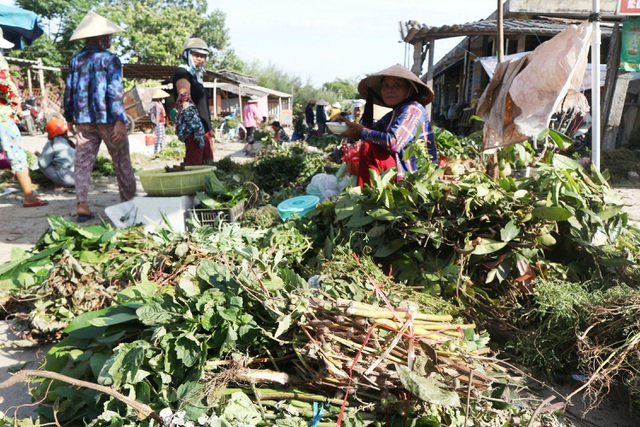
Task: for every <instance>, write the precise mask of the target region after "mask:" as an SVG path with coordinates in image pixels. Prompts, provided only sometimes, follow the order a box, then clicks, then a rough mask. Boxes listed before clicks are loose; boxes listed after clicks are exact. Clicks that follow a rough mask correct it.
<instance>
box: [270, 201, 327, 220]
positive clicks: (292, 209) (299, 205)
mask: <svg viewBox="0 0 640 427" xmlns="http://www.w3.org/2000/svg"><path fill="white" fill-rule="evenodd" d="M319 202H320V198H319V197H318V196H299V197H293V198H291V199H287V200H283V201H282V202H280V204H279V205H278V214H279V215H280V218H282V219H289V218H291V217H292V216H293V214H298V215H300V217H303V216H305V215H306V214H307V213H309V212H310V211H311V210H312V209H313V208H315V207H316V205H317V204H318V203H319Z"/></svg>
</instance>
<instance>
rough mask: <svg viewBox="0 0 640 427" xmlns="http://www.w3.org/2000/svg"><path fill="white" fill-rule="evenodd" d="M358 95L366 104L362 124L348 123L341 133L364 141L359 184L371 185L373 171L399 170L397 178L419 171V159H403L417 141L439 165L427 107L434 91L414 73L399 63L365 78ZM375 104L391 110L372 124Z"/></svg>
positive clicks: (361, 82) (378, 172)
mask: <svg viewBox="0 0 640 427" xmlns="http://www.w3.org/2000/svg"><path fill="white" fill-rule="evenodd" d="M358 92H359V93H360V95H362V96H363V97H364V98H365V99H366V100H367V103H366V104H365V109H364V114H363V116H362V120H361V122H360V123H355V122H351V121H346V124H347V130H345V131H344V132H343V133H341V134H340V136H345V137H347V138H349V139H351V140H356V141H357V140H361V141H362V143H361V145H360V152H359V162H360V164H359V169H358V185H359V186H360V187H363V186H365V185H367V184H370V183H371V175H370V174H371V171H373V172H374V173H377V174H380V173H382V172H384V171H386V170H387V169H390V168H392V167H396V168H397V171H398V178H402V177H403V176H404V175H405V173H407V172H413V171H415V170H416V159H415V157H413V156H412V157H411V158H409V159H407V160H404V153H405V151H406V149H407V147H409V145H410V144H412V143H413V142H414V141H418V140H421V141H424V143H425V144H426V145H427V150H428V152H429V155H430V157H431V161H433V162H434V163H436V162H437V158H438V156H437V149H436V142H435V137H434V135H433V131H432V129H431V123H430V121H429V117H428V115H427V111H426V109H425V108H424V106H425V105H428V104H429V103H430V102H431V101H432V100H433V91H431V89H430V88H429V87H428V86H427V85H426V84H425V83H424V82H423V81H422V80H420V79H419V78H418V77H417V76H416V75H415V74H413V73H412V72H411V71H410V70H408V69H406V68H405V67H403V66H402V65H400V64H396V65H394V66H392V67H389V68H387V69H385V70H382V71H380V72H378V73H375V74H372V75H370V76H367V77H365V78H364V79H362V81H360V83H359V84H358ZM373 104H377V105H381V106H383V107H387V108H391V109H392V110H391V111H390V112H388V113H387V114H386V115H385V116H383V117H382V118H381V119H380V120H378V121H377V122H376V123H375V124H374V123H373Z"/></svg>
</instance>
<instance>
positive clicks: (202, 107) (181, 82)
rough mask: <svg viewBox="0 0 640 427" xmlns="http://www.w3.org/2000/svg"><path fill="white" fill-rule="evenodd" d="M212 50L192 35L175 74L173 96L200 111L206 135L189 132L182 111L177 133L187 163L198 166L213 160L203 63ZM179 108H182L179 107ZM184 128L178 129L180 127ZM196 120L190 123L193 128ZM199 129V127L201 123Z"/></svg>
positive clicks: (189, 125) (183, 48) (185, 44)
mask: <svg viewBox="0 0 640 427" xmlns="http://www.w3.org/2000/svg"><path fill="white" fill-rule="evenodd" d="M210 53H211V50H210V49H209V46H207V44H206V43H205V41H204V40H202V39H199V38H190V39H188V40H187V41H186V42H185V43H184V45H183V46H182V61H183V64H182V65H180V66H179V67H178V69H177V70H176V72H175V74H174V75H173V97H174V99H175V100H176V105H178V104H179V103H180V102H179V99H182V102H181V104H185V105H188V104H190V103H192V104H193V105H194V106H195V109H196V110H197V113H198V116H199V118H200V122H201V125H202V130H203V131H204V136H203V137H200V135H196V134H195V133H194V132H189V133H186V132H185V129H187V127H185V126H187V125H186V124H185V123H181V118H182V119H186V118H187V117H188V115H187V114H179V115H178V118H177V119H176V121H177V123H176V133H177V134H178V135H179V138H180V140H181V141H182V142H184V143H185V148H186V153H185V156H184V164H185V165H187V166H198V165H202V164H204V163H205V162H210V161H213V143H212V141H211V113H210V112H209V97H208V95H207V91H206V89H205V88H204V85H203V75H204V73H205V69H204V64H205V62H206V61H207V55H209V54H210ZM176 108H177V109H178V111H180V108H179V107H176ZM181 126H182V127H183V129H179V128H180V127H181ZM192 126H194V125H193V123H189V124H188V128H191V127H192ZM197 129H200V127H199V126H198V127H197Z"/></svg>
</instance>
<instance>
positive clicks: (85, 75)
mask: <svg viewBox="0 0 640 427" xmlns="http://www.w3.org/2000/svg"><path fill="white" fill-rule="evenodd" d="M122 95H123V87H122V64H121V63H120V59H119V58H118V57H117V56H116V55H114V54H113V53H111V52H109V51H107V50H106V49H104V48H103V47H101V46H97V45H89V46H85V48H84V49H82V50H81V51H80V52H79V53H77V54H75V55H74V56H73V58H71V63H70V64H69V75H68V76H67V85H66V88H65V90H64V118H65V119H66V120H67V121H68V122H76V123H115V122H117V121H120V122H123V123H124V122H126V115H125V112H124V104H123V100H122Z"/></svg>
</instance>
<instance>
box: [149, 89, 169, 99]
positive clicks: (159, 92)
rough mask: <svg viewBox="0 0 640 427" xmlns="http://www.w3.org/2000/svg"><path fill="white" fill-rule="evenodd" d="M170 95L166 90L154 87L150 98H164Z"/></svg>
mask: <svg viewBox="0 0 640 427" xmlns="http://www.w3.org/2000/svg"><path fill="white" fill-rule="evenodd" d="M168 96H170V95H169V94H168V93H167V92H165V91H164V90H162V89H156V90H155V91H153V93H152V94H151V99H160V98H166V97H168Z"/></svg>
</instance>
